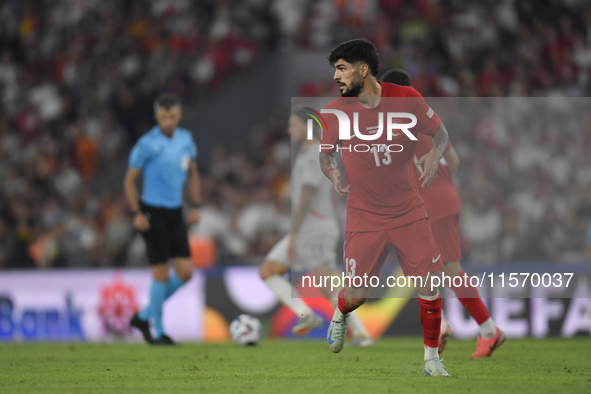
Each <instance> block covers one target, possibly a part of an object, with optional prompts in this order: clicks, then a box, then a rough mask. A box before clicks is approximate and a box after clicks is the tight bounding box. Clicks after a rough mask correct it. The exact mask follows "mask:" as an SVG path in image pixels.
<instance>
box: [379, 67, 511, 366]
mask: <svg viewBox="0 0 591 394" xmlns="http://www.w3.org/2000/svg"><path fill="white" fill-rule="evenodd" d="M382 82H388V83H394V84H397V85H402V86H410V76H409V75H408V74H407V73H406V72H405V71H403V70H396V69H394V70H389V71H388V72H386V73H385V74H384V75H383V76H382ZM417 137H418V141H417V151H416V154H415V162H417V161H418V160H417V158H418V157H421V156H422V155H424V154H425V153H427V152H428V151H429V150H430V149H431V146H430V145H431V141H430V138H428V137H427V136H425V135H418V136H417ZM441 164H442V166H441V167H439V170H438V171H437V176H436V177H435V180H433V183H432V184H431V186H430V187H427V188H419V193H420V194H421V197H422V198H423V201H424V204H425V209H426V210H427V213H428V214H429V224H430V225H431V230H432V232H433V236H434V237H435V242H436V243H437V246H438V247H439V251H440V252H441V260H442V261H443V264H444V268H443V273H444V274H445V275H446V276H448V277H450V278H453V277H455V276H460V277H463V276H464V275H465V272H464V270H463V269H462V266H461V265H460V259H461V258H462V247H461V245H460V235H459V232H458V220H459V215H460V210H461V202H460V195H459V194H458V190H457V189H456V186H455V184H454V183H453V181H452V179H451V176H452V175H453V174H454V172H456V170H457V169H458V166H459V165H460V159H459V158H458V155H457V153H456V151H455V150H454V148H453V146H452V144H451V141H450V143H449V146H448V148H447V151H446V152H445V155H444V157H443V158H442V159H441ZM414 172H415V177H416V178H417V179H418V178H420V176H421V175H422V174H423V172H424V169H423V167H422V166H421V165H420V164H418V163H417V164H416V165H415V168H414ZM452 290H453V291H454V292H455V293H456V296H457V297H458V300H459V301H460V302H461V303H462V305H463V306H464V308H466V310H467V311H468V313H470V315H471V316H472V317H473V318H474V320H476V322H477V323H478V325H479V327H480V336H479V337H478V339H477V349H476V352H474V354H472V355H471V356H470V357H472V358H477V357H489V356H490V355H491V354H492V353H493V351H494V350H495V349H497V348H498V347H500V346H501V345H502V344H503V342H505V339H506V337H505V333H504V332H503V331H501V330H500V329H499V328H497V326H496V325H495V323H494V321H493V320H492V318H491V317H490V314H489V313H488V310H487V309H486V306H484V303H483V302H482V300H481V299H480V296H479V295H478V290H477V289H476V288H475V287H472V286H468V287H455V286H453V282H452ZM450 335H451V327H450V325H449V322H448V321H447V320H446V319H445V316H444V315H443V312H442V319H441V334H440V336H439V353H441V352H442V351H443V349H444V348H445V344H446V342H447V339H448V338H449V336H450Z"/></svg>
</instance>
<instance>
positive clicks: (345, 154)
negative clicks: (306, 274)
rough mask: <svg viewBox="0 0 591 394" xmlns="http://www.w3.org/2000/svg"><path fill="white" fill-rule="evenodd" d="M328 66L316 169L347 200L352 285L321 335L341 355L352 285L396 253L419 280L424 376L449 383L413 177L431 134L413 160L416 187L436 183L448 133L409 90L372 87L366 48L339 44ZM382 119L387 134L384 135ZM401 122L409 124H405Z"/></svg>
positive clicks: (355, 296)
mask: <svg viewBox="0 0 591 394" xmlns="http://www.w3.org/2000/svg"><path fill="white" fill-rule="evenodd" d="M328 61H329V62H330V64H332V65H333V66H334V68H335V73H334V80H335V81H336V83H337V84H338V85H339V87H340V91H341V97H339V98H337V99H336V100H333V101H331V102H330V103H329V104H328V105H327V106H326V107H325V109H324V110H323V111H322V112H323V113H324V114H326V115H324V118H325V119H326V121H327V130H325V131H324V133H323V136H322V140H321V145H320V150H321V152H320V166H321V168H322V171H323V173H324V174H325V175H326V176H327V177H328V178H329V179H330V180H331V181H332V182H333V184H334V187H335V190H336V191H337V192H338V193H339V194H341V195H343V196H344V195H348V200H347V223H346V230H345V243H344V260H345V270H346V273H347V275H348V276H349V278H351V279H352V281H351V282H350V283H348V286H347V287H346V288H345V289H343V290H341V292H340V293H339V300H338V305H337V307H336V308H335V312H334V315H333V318H332V322H331V324H330V326H329V330H328V335H327V337H328V342H329V345H330V349H331V350H332V351H333V352H335V353H338V352H340V351H341V349H342V348H343V345H344V342H345V335H346V331H347V324H348V318H349V314H350V313H351V312H352V311H353V310H355V309H357V308H358V307H360V306H361V305H363V304H364V303H365V301H366V300H367V297H368V296H369V289H370V286H369V285H368V283H367V281H366V280H363V281H358V280H357V279H363V278H367V277H370V278H371V277H376V276H377V275H379V272H380V268H381V266H382V264H383V263H384V261H385V259H386V256H387V254H388V251H389V249H390V247H391V246H394V247H395V248H396V254H397V256H398V260H399V262H400V266H401V268H402V271H403V273H404V275H406V276H414V277H418V278H420V280H417V281H415V287H416V290H417V293H418V295H419V300H418V301H419V305H420V321H421V325H422V326H423V339H424V348H425V356H424V360H425V366H424V368H423V373H424V374H425V375H427V376H449V374H448V373H447V372H446V370H445V367H444V366H443V365H442V364H441V362H440V360H439V333H440V325H441V305H442V300H441V297H440V295H439V289H438V288H437V287H433V286H432V283H431V281H430V280H429V279H430V276H431V273H434V272H436V271H437V270H440V269H442V268H443V263H442V261H441V254H440V252H439V249H438V248H437V245H436V243H435V239H434V238H433V234H432V233H431V229H430V227H429V223H428V216H427V213H426V211H425V209H424V207H423V200H422V198H421V196H420V194H419V192H418V190H417V185H416V181H415V178H414V174H413V167H414V165H415V164H414V155H415V150H416V145H417V144H416V135H417V134H418V133H423V134H426V135H429V136H431V138H432V141H433V147H432V149H431V150H430V151H429V152H428V153H427V154H426V155H424V156H422V157H421V158H420V159H419V163H420V164H421V165H423V166H424V172H423V175H422V176H421V178H420V182H422V186H423V187H427V186H429V185H430V184H431V183H432V182H433V180H434V179H435V175H436V173H437V167H438V165H439V161H440V159H441V158H442V157H443V154H444V153H445V151H446V149H447V146H448V134H447V130H446V129H445V126H444V125H443V124H442V123H441V120H440V119H439V117H438V116H437V114H435V113H434V111H433V110H432V109H431V108H430V107H429V106H428V105H427V103H425V101H424V100H423V99H422V96H421V95H420V94H419V92H417V91H416V90H415V89H413V88H412V87H405V86H399V85H394V84H389V83H379V82H378V81H377V80H376V75H377V73H378V70H379V57H378V54H377V51H376V48H375V47H374V45H373V44H372V43H371V42H369V41H367V40H365V39H356V40H351V41H347V42H344V43H342V44H340V45H339V46H338V47H336V48H335V49H334V50H333V51H332V52H331V53H330V54H329V56H328ZM394 98H398V99H394ZM333 114H334V115H333ZM344 114H346V115H347V116H346V118H348V119H352V122H346V121H345V122H344V123H343V120H345V119H342V118H343V116H340V115H344ZM356 114H357V115H356ZM384 114H386V118H387V119H386V121H387V122H388V127H387V129H388V132H387V133H384V132H383V131H384V129H385V128H386V127H384V124H385V123H386V121H384V119H383V116H384ZM409 114H411V115H409ZM405 116H407V117H410V118H411V119H412V117H414V123H413V122H412V121H411V124H412V126H408V127H412V128H411V129H410V130H408V129H406V130H405V129H403V128H400V130H399V132H398V133H392V129H391V128H390V125H391V123H392V120H393V118H396V119H398V118H404V117H405ZM347 123H349V124H348V125H347ZM399 123H408V119H405V120H401V121H400V122H399ZM341 125H343V130H341V129H340V126H341ZM351 125H353V127H351ZM347 126H349V129H348V130H347ZM353 131H354V132H355V134H354V135H353V136H351V134H352V132H353ZM402 131H404V133H403V132H402ZM345 134H346V136H345ZM349 136H351V137H352V138H351V137H349ZM370 139H371V141H367V140H370ZM364 142H367V144H364ZM370 144H371V145H370ZM366 147H367V148H368V149H367V150H366ZM337 151H341V152H342V159H343V164H344V166H345V171H346V173H347V181H348V182H349V185H348V186H343V185H342V183H341V172H340V170H339V169H338V168H337V162H336V160H335V157H334V156H335V154H336V152H337ZM370 282H372V281H371V280H370Z"/></svg>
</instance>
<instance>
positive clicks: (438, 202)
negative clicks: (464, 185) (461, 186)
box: [414, 134, 462, 222]
mask: <svg viewBox="0 0 591 394" xmlns="http://www.w3.org/2000/svg"><path fill="white" fill-rule="evenodd" d="M417 138H418V139H419V140H418V143H417V152H416V156H415V168H414V173H415V177H416V180H417V187H418V188H419V193H420V194H421V197H423V201H424V202H425V209H426V210H427V213H428V214H429V218H430V219H431V222H434V221H436V220H439V219H443V218H445V217H448V216H451V215H455V214H457V213H460V211H461V210H462V203H461V201H460V195H459V194H458V189H456V185H455V184H454V182H453V181H452V179H451V171H450V170H449V167H448V166H447V164H445V160H444V159H441V162H440V163H439V167H438V168H437V175H436V176H435V179H434V180H433V183H432V184H431V185H429V186H427V187H421V184H422V183H423V181H419V177H420V176H421V175H422V174H423V171H424V170H425V168H424V164H421V165H419V164H417V163H416V161H417V160H418V159H420V158H421V157H423V156H424V155H426V154H427V153H429V151H430V150H431V149H433V139H432V138H430V137H428V136H426V135H422V134H421V135H419V136H418V137H417ZM450 147H451V142H450V143H449V145H448V149H449V148H450Z"/></svg>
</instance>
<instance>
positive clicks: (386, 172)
mask: <svg viewBox="0 0 591 394" xmlns="http://www.w3.org/2000/svg"><path fill="white" fill-rule="evenodd" d="M381 85H382V100H381V101H380V103H379V104H378V105H377V106H376V107H375V108H371V109H368V108H365V107H362V106H361V105H360V104H359V102H358V101H357V99H356V98H355V97H351V98H349V97H339V98H337V99H336V100H333V101H331V102H330V103H328V104H327V106H326V107H325V109H337V110H340V111H343V112H345V113H346V114H347V115H348V116H349V119H350V129H351V130H349V131H350V133H349V135H351V136H352V138H350V139H342V140H340V139H339V122H338V120H337V116H335V115H334V114H328V113H325V114H324V115H323V117H324V119H325V120H326V122H327V126H328V127H327V130H324V132H323V136H322V142H321V145H320V148H321V150H322V151H323V152H325V153H332V152H335V151H337V146H339V145H340V146H339V148H338V151H341V152H342V157H343V164H344V166H345V171H346V174H347V181H348V183H349V184H350V185H351V191H350V193H349V197H348V199H347V225H346V231H348V232H366V231H382V230H387V229H393V228H397V227H402V226H405V225H407V224H409V223H412V222H414V221H416V220H420V219H423V218H426V217H428V216H427V213H426V211H425V209H424V208H423V199H422V198H421V196H420V194H419V192H418V190H417V185H416V180H415V175H414V172H413V171H414V167H415V164H414V156H415V150H416V147H417V141H413V140H411V139H410V138H409V137H408V136H407V135H405V133H403V132H402V131H401V130H393V134H392V139H391V140H388V138H387V137H388V133H387V124H388V119H387V118H388V115H387V113H389V112H398V113H400V112H402V113H410V114H413V115H414V116H416V120H417V123H416V125H415V127H413V128H411V129H410V130H409V132H410V133H411V134H412V135H414V136H415V137H416V136H417V135H418V133H423V134H428V135H433V134H435V131H437V129H438V128H439V125H440V124H441V120H440V119H439V117H438V116H437V114H435V113H434V112H433V110H432V109H431V108H430V107H429V106H428V105H427V103H426V102H425V100H424V99H423V98H422V96H421V95H420V94H419V92H417V91H416V90H415V89H413V88H412V87H407V86H400V85H394V84H390V83H381ZM386 97H388V99H384V98H386ZM354 113H358V116H357V118H358V122H357V124H358V128H357V130H358V132H359V134H362V135H363V136H371V135H372V133H373V135H374V136H375V135H376V134H377V129H378V127H379V123H380V122H379V119H380V116H381V117H382V122H381V124H382V126H383V132H382V134H381V136H380V137H379V138H377V139H375V140H371V141H367V140H362V139H360V138H358V137H355V136H353V128H354V125H355V115H354ZM395 120H396V122H394V123H401V124H408V123H409V119H408V118H404V117H400V118H398V117H396V118H395Z"/></svg>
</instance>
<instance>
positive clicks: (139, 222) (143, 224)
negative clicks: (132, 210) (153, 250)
mask: <svg viewBox="0 0 591 394" xmlns="http://www.w3.org/2000/svg"><path fill="white" fill-rule="evenodd" d="M133 227H135V228H136V229H138V230H139V231H146V230H148V229H149V228H150V221H149V220H148V218H147V217H146V215H144V214H143V213H141V212H138V213H136V214H135V216H134V217H133Z"/></svg>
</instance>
